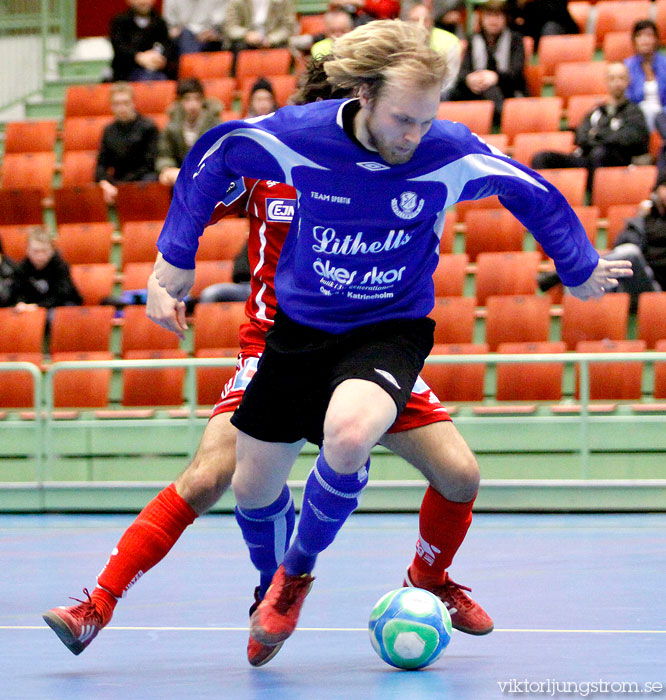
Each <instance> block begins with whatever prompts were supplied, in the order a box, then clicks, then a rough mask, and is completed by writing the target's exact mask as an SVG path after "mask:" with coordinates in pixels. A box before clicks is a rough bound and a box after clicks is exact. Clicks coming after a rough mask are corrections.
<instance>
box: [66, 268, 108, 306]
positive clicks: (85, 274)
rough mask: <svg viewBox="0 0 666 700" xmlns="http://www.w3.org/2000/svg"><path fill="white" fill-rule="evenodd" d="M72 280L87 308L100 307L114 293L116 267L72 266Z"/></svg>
mask: <svg viewBox="0 0 666 700" xmlns="http://www.w3.org/2000/svg"><path fill="white" fill-rule="evenodd" d="M71 272H72V279H73V280H74V284H75V285H76V288H77V289H78V290H79V294H80V295H81V296H82V297H83V304H84V305H85V306H98V305H99V304H101V303H102V301H103V300H104V299H106V298H107V297H110V296H111V295H112V292H113V284H114V281H115V277H116V266H115V265H113V264H112V263H91V264H87V265H72V267H71Z"/></svg>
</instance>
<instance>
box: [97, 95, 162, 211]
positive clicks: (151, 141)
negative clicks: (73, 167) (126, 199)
mask: <svg viewBox="0 0 666 700" xmlns="http://www.w3.org/2000/svg"><path fill="white" fill-rule="evenodd" d="M111 111H112V112H113V116H114V117H115V119H114V121H112V122H111V123H110V124H108V125H107V126H106V127H104V132H103V134H102V144H101V146H100V150H99V154H98V156H97V168H96V170H95V181H96V182H99V184H100V186H101V188H102V191H103V193H104V201H105V202H106V203H107V204H114V203H115V201H116V195H117V194H118V188H117V187H116V183H118V182H136V181H140V180H157V173H156V172H155V155H156V152H157V139H158V130H157V126H156V124H155V122H154V121H153V120H152V119H148V118H147V117H144V116H142V115H140V114H138V112H137V111H136V107H135V106H134V90H133V88H132V86H131V85H130V84H129V83H116V84H115V85H113V86H112V88H111Z"/></svg>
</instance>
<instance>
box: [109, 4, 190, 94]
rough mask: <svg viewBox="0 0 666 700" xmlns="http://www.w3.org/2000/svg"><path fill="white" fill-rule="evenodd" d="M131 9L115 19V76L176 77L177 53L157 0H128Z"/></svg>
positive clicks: (113, 40) (112, 31)
mask: <svg viewBox="0 0 666 700" xmlns="http://www.w3.org/2000/svg"><path fill="white" fill-rule="evenodd" d="M127 4H128V5H129V10H126V11H125V12H122V13H121V14H119V15H116V16H115V17H114V18H113V19H112V20H111V28H110V32H109V33H110V39H111V45H112V46H113V60H112V62H111V70H112V73H113V80H127V81H131V82H135V81H139V80H172V79H174V78H175V77H176V71H177V68H178V66H177V59H176V53H175V49H174V46H173V43H172V42H171V39H170V38H169V29H168V28H167V23H166V22H165V21H164V19H163V18H162V17H161V16H160V15H159V14H158V13H157V12H156V11H155V9H154V5H155V0H127Z"/></svg>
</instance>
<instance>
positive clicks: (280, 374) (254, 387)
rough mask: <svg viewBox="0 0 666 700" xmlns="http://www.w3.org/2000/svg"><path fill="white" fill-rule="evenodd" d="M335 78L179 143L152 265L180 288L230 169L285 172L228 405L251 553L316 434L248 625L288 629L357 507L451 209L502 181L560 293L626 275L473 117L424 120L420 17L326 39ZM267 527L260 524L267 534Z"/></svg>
mask: <svg viewBox="0 0 666 700" xmlns="http://www.w3.org/2000/svg"><path fill="white" fill-rule="evenodd" d="M333 56H334V58H333V60H331V61H330V62H329V63H328V64H327V65H326V72H327V74H328V77H329V81H330V82H332V83H333V84H335V85H337V86H340V87H346V88H350V89H352V88H354V89H356V90H357V94H358V98H357V99H351V100H333V101H330V102H321V103H318V104H312V105H307V106H303V107H287V108H284V109H282V110H279V111H278V112H277V113H275V115H272V116H268V117H264V118H259V119H256V120H250V121H249V122H227V123H225V124H223V125H221V126H219V127H216V128H215V129H213V130H211V131H210V132H208V133H207V134H206V135H204V136H203V137H202V138H201V139H200V141H199V142H198V143H197V144H196V145H195V146H194V148H193V149H192V150H191V151H190V154H189V155H188V157H187V159H186V161H185V163H184V164H183V168H182V170H181V174H180V176H179V179H178V181H177V183H176V187H175V191H174V199H173V202H172V206H171V208H170V210H169V214H168V217H167V220H166V222H165V226H164V229H163V231H162V234H161V236H160V239H159V241H158V248H159V250H160V254H159V255H158V260H157V262H156V264H155V275H156V278H157V280H158V282H159V283H160V284H161V285H162V286H163V287H164V288H165V289H166V290H167V292H168V293H169V294H170V295H171V296H173V297H174V298H177V299H182V298H183V297H184V296H185V294H187V292H188V291H189V289H190V288H191V285H192V283H193V280H194V256H195V253H196V249H197V241H198V237H199V235H201V233H202V231H203V228H204V226H205V224H206V222H207V221H208V218H209V217H210V214H211V212H212V210H213V208H214V207H215V204H216V203H217V201H218V200H219V199H220V196H219V193H220V192H221V191H222V192H223V191H225V190H226V189H229V188H231V189H233V184H232V183H233V182H234V181H236V180H237V179H238V178H239V177H240V176H247V177H253V178H260V179H264V180H275V181H278V182H286V183H288V184H291V185H293V186H294V187H295V188H296V190H297V192H298V212H297V216H296V218H295V219H294V222H293V224H292V227H291V229H290V233H289V235H288V237H287V240H286V242H285V245H284V247H283V251H282V256H281V258H280V262H279V264H278V268H277V273H276V280H275V281H276V289H277V298H278V304H279V307H280V308H279V310H278V314H277V316H276V320H275V323H274V326H273V328H272V329H271V330H270V331H269V333H268V335H267V339H266V341H267V342H266V350H265V352H264V353H263V355H262V358H261V361H260V363H259V367H258V371H257V373H256V375H255V376H254V378H253V380H252V382H251V383H250V385H249V386H248V388H247V390H246V392H245V396H244V398H243V401H242V403H241V405H240V407H239V408H238V409H237V411H236V413H235V414H234V417H233V418H232V423H233V424H234V425H235V426H236V427H237V428H238V429H239V435H238V439H237V466H236V472H235V474H234V477H233V488H234V492H235V495H236V500H237V503H238V509H237V512H238V513H239V518H238V520H239V523H240V525H241V529H242V530H243V535H244V538H245V540H246V541H247V542H248V543H249V544H251V545H252V547H251V550H250V551H251V557H252V560H253V562H255V565H257V566H258V568H260V569H261V566H260V564H261V556H262V555H261V552H262V547H266V546H267V543H268V540H266V541H262V537H263V535H262V534H261V532H262V530H261V528H260V527H259V526H258V525H259V524H261V523H266V522H272V521H277V520H278V519H279V518H280V516H281V514H282V512H283V511H284V508H285V507H286V506H287V504H286V502H285V490H284V489H285V482H286V479H287V476H288V474H289V471H290V469H291V466H292V464H293V462H294V460H295V458H296V456H297V454H298V452H299V451H300V449H301V447H302V445H303V442H304V440H305V439H308V440H310V441H312V442H315V443H318V444H320V445H321V446H322V449H321V452H320V455H319V457H318V459H317V462H316V464H315V467H314V469H313V471H312V473H311V474H310V476H309V478H308V480H307V484H306V488H305V493H304V502H303V509H302V512H301V518H300V522H299V525H298V530H297V535H296V537H295V539H294V541H293V543H292V544H291V546H290V548H289V550H288V551H287V554H286V556H285V558H284V562H283V565H281V566H280V567H279V569H278V570H277V572H276V574H275V576H274V577H273V580H272V583H271V586H270V588H269V589H268V591H267V593H266V596H265V597H264V599H263V600H262V602H261V603H260V604H259V605H258V607H257V609H256V610H255V612H254V613H253V615H252V618H251V626H250V636H251V639H253V640H255V641H256V642H258V643H259V644H264V645H266V646H277V645H279V644H282V642H283V641H284V640H285V639H286V638H287V637H288V636H289V635H290V634H291V633H292V632H293V630H294V629H295V627H296V623H297V620H298V615H299V613H300V610H301V607H302V604H303V601H304V598H305V596H306V595H307V592H308V591H309V589H310V586H311V584H312V581H313V577H312V575H311V574H312V571H313V569H314V565H315V561H316V558H317V556H318V554H319V553H321V552H322V551H323V550H324V549H325V548H326V547H327V546H328V545H329V544H330V543H331V542H332V541H333V539H334V538H335V535H336V534H337V532H338V531H339V529H340V528H341V526H342V524H343V523H344V521H345V520H346V518H347V517H348V516H349V515H350V514H351V513H352V512H353V510H354V509H355V507H356V505H357V503H358V498H359V496H360V494H361V492H362V489H363V487H364V486H365V484H366V483H367V479H368V468H369V454H370V450H371V449H372V447H373V446H374V445H375V444H376V443H377V442H378V440H379V439H380V438H381V436H382V435H383V434H384V433H385V432H386V431H387V429H388V428H389V427H390V426H391V425H392V424H393V422H394V421H395V418H396V416H397V415H398V414H399V413H400V412H401V410H402V408H403V407H404V406H405V403H406V401H407V399H408V397H409V395H410V392H411V389H412V386H413V384H414V382H415V380H416V378H417V375H418V372H419V370H420V369H421V367H422V365H423V362H424V360H425V358H426V357H427V355H428V353H429V351H430V349H431V347H432V330H433V328H432V326H433V323H432V321H430V320H429V319H427V317H426V316H427V314H428V313H429V311H430V310H431V308H432V306H433V303H434V290H433V283H432V278H431V277H432V272H433V271H434V269H435V267H436V264H437V260H438V247H439V239H438V235H437V233H438V232H439V231H441V228H442V227H441V223H442V221H443V217H444V213H445V210H446V209H447V208H448V207H449V206H451V205H452V204H455V202H457V201H461V200H466V199H479V198H482V197H487V196H490V195H493V194H497V195H499V197H500V201H501V202H502V204H503V205H504V206H506V207H507V208H508V209H510V210H511V211H512V212H513V214H514V215H515V216H516V217H517V218H519V219H520V220H521V221H522V222H523V223H524V224H525V226H526V227H527V228H529V230H530V231H532V232H533V233H534V235H535V237H536V238H537V240H538V241H539V242H540V243H541V245H542V246H543V248H544V250H545V251H546V252H547V254H548V255H550V257H552V258H553V260H554V261H555V264H556V267H557V270H558V273H559V275H560V277H561V278H562V280H563V282H564V283H565V284H566V285H567V286H568V287H569V288H570V290H571V293H573V294H574V295H576V296H577V297H579V298H582V299H587V298H592V297H599V296H601V295H602V294H603V293H604V292H605V291H606V290H609V289H611V288H613V287H615V286H616V285H617V278H618V277H624V276H629V275H631V268H630V263H628V262H627V261H612V262H611V261H605V260H602V259H600V258H599V256H598V254H597V253H596V252H595V251H594V248H593V247H592V246H591V244H590V243H589V241H588V239H587V236H586V235H585V232H584V230H583V228H582V226H581V224H580V222H579V221H578V219H577V218H576V216H575V214H574V213H573V211H572V210H571V208H570V207H569V206H568V204H567V203H566V201H565V200H564V198H563V197H562V195H561V194H560V193H559V192H557V190H555V189H554V188H553V187H552V186H551V185H549V184H548V183H547V182H546V181H545V180H543V179H542V178H541V177H539V176H538V175H537V174H536V173H534V172H533V171H531V170H529V169H528V168H526V167H523V166H521V165H519V164H517V163H515V162H513V161H511V160H510V159H509V158H507V157H505V156H503V155H502V154H500V153H499V152H497V151H495V150H494V149H491V148H489V147H488V146H487V145H486V144H484V143H483V142H482V141H480V140H479V139H478V138H477V137H476V136H474V135H473V134H471V133H470V132H469V130H468V129H467V128H466V127H464V126H462V125H460V124H455V123H451V122H438V121H435V116H436V113H437V108H438V105H439V92H440V86H441V84H442V81H443V80H444V78H445V76H446V65H445V60H444V59H443V58H442V57H441V56H440V55H439V54H436V53H435V52H434V51H432V50H431V49H429V48H428V47H427V41H426V38H425V34H424V29H423V28H422V27H417V26H413V25H408V24H405V23H403V22H400V21H385V22H375V23H371V24H369V25H365V26H363V27H360V28H358V29H356V30H354V31H353V32H351V33H349V34H347V35H345V36H344V37H342V38H340V39H338V40H337V41H336V43H335V46H334V50H333ZM272 542H273V540H271V544H272Z"/></svg>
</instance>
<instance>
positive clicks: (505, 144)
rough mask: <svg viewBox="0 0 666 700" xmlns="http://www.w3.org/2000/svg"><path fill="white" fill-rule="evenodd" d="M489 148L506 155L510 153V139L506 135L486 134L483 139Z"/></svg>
mask: <svg viewBox="0 0 666 700" xmlns="http://www.w3.org/2000/svg"><path fill="white" fill-rule="evenodd" d="M481 138H482V139H483V140H484V141H485V142H486V143H487V144H488V145H489V146H492V147H493V148H496V149H497V150H498V151H501V152H502V153H503V154H504V155H506V154H507V153H508V151H509V137H508V136H507V135H506V134H484V135H483V136H482V137H481Z"/></svg>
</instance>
